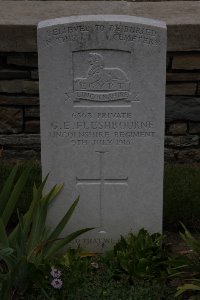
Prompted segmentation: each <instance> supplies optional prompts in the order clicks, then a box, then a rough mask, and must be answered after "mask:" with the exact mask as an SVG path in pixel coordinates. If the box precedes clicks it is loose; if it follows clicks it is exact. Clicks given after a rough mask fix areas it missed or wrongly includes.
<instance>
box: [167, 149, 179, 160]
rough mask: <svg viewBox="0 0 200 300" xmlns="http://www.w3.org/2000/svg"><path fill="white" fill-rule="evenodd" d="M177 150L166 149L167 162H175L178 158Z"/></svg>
mask: <svg viewBox="0 0 200 300" xmlns="http://www.w3.org/2000/svg"><path fill="white" fill-rule="evenodd" d="M177 152H178V151H177V150H176V149H170V148H165V152H164V153H165V162H174V161H176V158H177Z"/></svg>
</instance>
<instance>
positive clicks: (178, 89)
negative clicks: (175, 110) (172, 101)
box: [166, 82, 197, 96]
mask: <svg viewBox="0 0 200 300" xmlns="http://www.w3.org/2000/svg"><path fill="white" fill-rule="evenodd" d="M196 89H197V84H196V83H195V82H181V83H179V82H178V83H167V86H166V95H168V96H171V95H172V96H174V95H183V96H192V95H195V94H196Z"/></svg>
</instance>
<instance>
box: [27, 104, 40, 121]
mask: <svg viewBox="0 0 200 300" xmlns="http://www.w3.org/2000/svg"><path fill="white" fill-rule="evenodd" d="M24 115H25V117H26V118H39V117H40V110H39V107H38V106H34V107H26V108H25V111H24Z"/></svg>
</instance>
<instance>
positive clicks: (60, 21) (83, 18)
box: [38, 14, 166, 30]
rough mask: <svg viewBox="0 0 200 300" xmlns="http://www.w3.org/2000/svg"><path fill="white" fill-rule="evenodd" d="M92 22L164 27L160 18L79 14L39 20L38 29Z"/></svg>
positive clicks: (164, 24)
mask: <svg viewBox="0 0 200 300" xmlns="http://www.w3.org/2000/svg"><path fill="white" fill-rule="evenodd" d="M92 21H93V22H94V21H99V22H102V21H105V22H109V21H111V22H114V21H115V22H117V21H118V22H127V23H129V22H130V23H136V24H137V23H140V24H143V25H149V26H155V27H160V28H163V29H166V23H165V22H163V21H160V20H154V19H149V18H143V17H136V16H130V15H114V14H113V15H98V14H97V15H79V16H70V17H61V18H55V19H49V20H45V21H41V22H39V23H38V30H39V29H42V28H45V27H50V26H56V25H64V24H71V23H78V22H92Z"/></svg>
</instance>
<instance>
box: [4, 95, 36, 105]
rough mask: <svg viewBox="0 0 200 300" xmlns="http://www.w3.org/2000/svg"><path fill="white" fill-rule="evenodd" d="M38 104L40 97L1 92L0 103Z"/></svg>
mask: <svg viewBox="0 0 200 300" xmlns="http://www.w3.org/2000/svg"><path fill="white" fill-rule="evenodd" d="M38 104H39V98H38V97H34V96H21V95H17V96H16V95H1V94H0V105H38Z"/></svg>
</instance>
